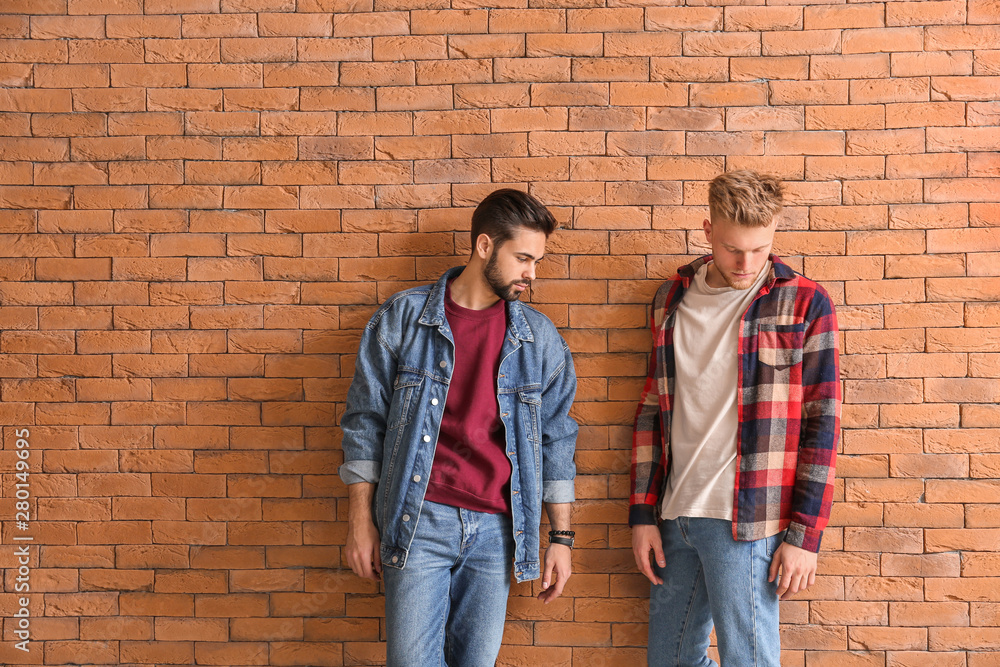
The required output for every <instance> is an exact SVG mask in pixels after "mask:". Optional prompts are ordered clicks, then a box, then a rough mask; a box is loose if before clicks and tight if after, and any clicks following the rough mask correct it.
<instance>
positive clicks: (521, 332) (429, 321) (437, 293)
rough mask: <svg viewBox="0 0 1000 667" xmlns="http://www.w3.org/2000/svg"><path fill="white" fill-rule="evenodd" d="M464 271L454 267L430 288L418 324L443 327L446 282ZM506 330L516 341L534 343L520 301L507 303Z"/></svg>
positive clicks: (461, 268)
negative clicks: (508, 330)
mask: <svg viewBox="0 0 1000 667" xmlns="http://www.w3.org/2000/svg"><path fill="white" fill-rule="evenodd" d="M464 269H465V267H464V266H456V267H453V268H450V269H448V270H447V271H445V272H444V275H442V276H441V277H440V278H438V280H437V282H436V283H434V284H433V285H432V286H431V291H430V294H428V295H427V303H426V304H424V310H423V312H422V313H421V314H420V323H421V324H425V325H427V326H431V327H440V326H444V324H445V322H447V319H446V317H445V314H444V293H445V288H446V286H447V284H448V281H449V280H451V279H452V278H455V277H457V276H458V274H460V273H461V272H462V271H463V270H464ZM507 328H508V329H510V332H511V333H512V334H514V336H516V337H517V338H518V340H524V341H534V340H535V339H534V336H533V335H532V333H531V327H530V326H528V319H527V318H526V317H525V316H524V306H522V305H521V302H520V301H508V302H507Z"/></svg>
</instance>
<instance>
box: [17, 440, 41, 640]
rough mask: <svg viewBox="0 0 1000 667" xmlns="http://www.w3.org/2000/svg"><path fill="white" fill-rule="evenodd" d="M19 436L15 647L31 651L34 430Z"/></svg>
mask: <svg viewBox="0 0 1000 667" xmlns="http://www.w3.org/2000/svg"><path fill="white" fill-rule="evenodd" d="M14 435H16V436H17V441H16V443H15V445H16V447H17V450H16V451H17V463H16V464H15V466H14V468H15V470H14V498H15V502H14V535H13V537H12V538H11V540H12V542H13V543H14V544H13V546H14V556H15V558H16V559H17V574H16V576H15V577H14V592H15V593H19V594H20V595H18V598H17V611H15V612H14V618H15V620H16V622H15V624H14V636H15V637H16V638H17V640H18V641H16V642H15V643H14V647H15V648H16V649H18V650H20V651H24V652H25V653H27V652H28V651H29V642H30V641H31V610H30V609H29V604H30V603H31V598H30V592H31V566H30V563H31V545H30V544H25V543H26V542H31V541H32V540H34V539H35V538H34V537H33V536H31V535H30V534H29V531H30V530H31V502H30V499H31V468H30V465H29V463H28V457H29V456H30V455H31V442H30V441H29V440H28V438H29V436H30V435H31V432H30V431H29V430H28V429H26V428H21V429H18V430H17V431H15V432H14Z"/></svg>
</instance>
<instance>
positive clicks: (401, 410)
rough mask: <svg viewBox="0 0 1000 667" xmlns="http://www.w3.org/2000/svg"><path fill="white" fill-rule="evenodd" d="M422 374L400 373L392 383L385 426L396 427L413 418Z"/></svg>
mask: <svg viewBox="0 0 1000 667" xmlns="http://www.w3.org/2000/svg"><path fill="white" fill-rule="evenodd" d="M423 381H424V378H423V376H422V375H417V374H416V373H405V372H403V373H400V374H399V375H397V376H396V381H395V382H394V383H393V385H392V401H391V403H390V404H389V417H388V420H387V423H386V428H388V429H389V430H392V429H397V428H399V427H401V426H405V425H407V424H409V423H410V420H411V419H412V418H413V410H414V405H415V400H414V399H415V396H416V394H417V390H418V388H419V387H420V385H421V384H422V383H423Z"/></svg>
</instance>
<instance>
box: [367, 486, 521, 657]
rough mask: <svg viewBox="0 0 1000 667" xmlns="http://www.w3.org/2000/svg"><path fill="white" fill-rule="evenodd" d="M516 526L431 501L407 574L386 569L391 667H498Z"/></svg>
mask: <svg viewBox="0 0 1000 667" xmlns="http://www.w3.org/2000/svg"><path fill="white" fill-rule="evenodd" d="M512 531H513V529H512V527H511V518H510V516H508V515H506V514H485V513H483V512H473V511H472V510H466V509H460V508H457V507H451V506H449V505H441V504H439V503H432V502H429V501H425V502H424V504H423V507H422V509H421V510H420V517H419V519H418V523H417V526H416V528H415V532H414V536H413V542H412V543H411V544H410V549H409V554H408V555H407V558H406V566H405V567H404V568H403V569H401V570H400V569H397V568H394V567H386V568H384V569H383V571H382V577H383V579H384V580H385V627H386V635H387V637H386V639H387V642H386V644H387V646H386V651H387V658H386V660H387V666H388V667H441V666H443V665H451V666H452V667H493V665H494V663H496V659H497V654H498V653H499V652H500V643H501V641H502V639H503V628H504V622H505V621H506V618H507V595H508V593H509V592H510V576H511V569H512V563H513V558H514V536H513V534H512Z"/></svg>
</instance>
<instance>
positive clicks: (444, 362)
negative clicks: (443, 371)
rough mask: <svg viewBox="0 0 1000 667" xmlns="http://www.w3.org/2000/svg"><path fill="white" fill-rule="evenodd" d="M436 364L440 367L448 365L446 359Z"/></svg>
mask: <svg viewBox="0 0 1000 667" xmlns="http://www.w3.org/2000/svg"><path fill="white" fill-rule="evenodd" d="M438 366H440V367H441V368H447V367H448V362H447V361H440V362H438Z"/></svg>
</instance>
